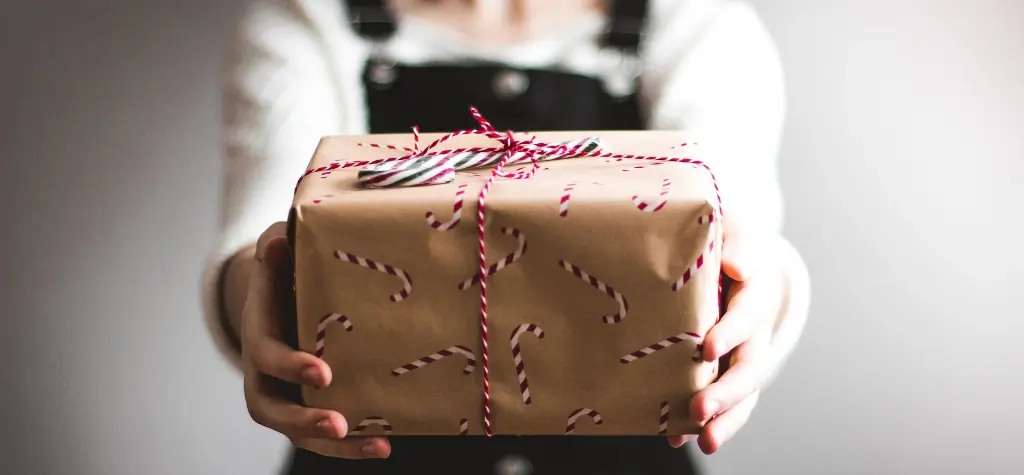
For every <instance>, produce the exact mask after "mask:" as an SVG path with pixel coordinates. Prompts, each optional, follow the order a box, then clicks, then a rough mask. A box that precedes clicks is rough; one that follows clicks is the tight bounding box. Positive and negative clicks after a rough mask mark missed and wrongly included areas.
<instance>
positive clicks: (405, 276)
mask: <svg viewBox="0 0 1024 475" xmlns="http://www.w3.org/2000/svg"><path fill="white" fill-rule="evenodd" d="M334 257H336V258H337V259H340V260H343V261H345V262H349V263H352V264H356V265H358V266H360V267H365V268H367V269H373V270H375V271H378V272H383V273H385V274H391V275H393V276H395V277H398V278H399V279H401V281H402V290H399V291H398V292H397V293H395V294H393V295H392V296H391V297H390V299H391V301H392V302H401V301H402V300H405V299H406V298H407V297H409V294H411V293H412V278H411V277H409V273H408V272H406V271H404V270H402V269H396V268H394V267H392V266H389V265H387V264H381V263H379V262H377V261H372V260H370V259H364V258H362V257H359V256H357V255H355V254H349V253H347V252H341V251H334Z"/></svg>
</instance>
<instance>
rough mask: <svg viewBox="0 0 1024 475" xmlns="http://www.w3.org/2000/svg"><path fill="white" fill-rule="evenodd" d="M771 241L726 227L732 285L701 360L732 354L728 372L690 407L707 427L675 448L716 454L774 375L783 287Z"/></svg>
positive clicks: (675, 442)
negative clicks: (775, 338)
mask: <svg viewBox="0 0 1024 475" xmlns="http://www.w3.org/2000/svg"><path fill="white" fill-rule="evenodd" d="M726 223H728V221H726ZM770 242H771V241H770V240H768V239H763V238H760V237H758V236H756V235H754V234H751V233H741V232H738V231H737V230H736V228H735V227H730V226H729V225H728V224H726V228H725V230H724V244H723V249H722V250H723V255H722V272H724V273H725V275H726V276H728V277H729V278H731V279H733V280H734V281H735V284H734V285H733V286H732V288H731V289H730V291H729V295H728V296H727V302H728V304H727V309H726V313H725V315H724V316H723V317H722V319H721V320H720V321H719V322H718V323H717V324H716V325H715V326H714V327H713V328H712V329H711V330H710V331H709V332H708V334H707V336H706V337H705V339H704V351H703V354H704V361H708V362H711V361H716V360H718V359H720V358H722V357H723V356H725V355H727V354H729V352H732V354H731V355H730V356H729V367H728V369H727V370H726V372H725V373H724V374H722V375H721V377H720V378H719V379H718V381H716V382H714V383H712V384H711V385H710V386H708V387H707V388H705V389H703V390H702V391H700V392H698V393H697V394H696V395H694V397H693V399H692V400H691V402H690V414H691V417H692V418H693V422H695V423H698V424H705V425H704V427H703V429H702V430H701V431H700V434H699V435H696V436H695V435H686V436H673V437H670V438H669V443H670V444H671V445H672V446H673V447H681V446H682V445H683V444H685V443H686V442H689V441H690V440H693V439H694V438H696V439H697V444H698V445H699V446H700V449H701V451H702V452H704V453H705V454H708V455H710V454H713V453H715V452H716V451H718V449H720V448H721V447H722V445H723V444H724V443H725V442H727V441H728V440H729V439H731V438H732V437H733V436H734V435H735V434H736V433H737V432H738V431H739V430H740V428H742V427H743V425H744V424H746V422H747V419H748V418H749V417H750V414H751V411H753V409H754V406H755V405H757V399H758V396H759V394H760V391H761V385H762V384H763V382H764V380H765V379H766V378H767V377H768V375H770V374H771V372H772V371H773V370H774V366H775V361H774V359H773V358H774V357H773V354H772V352H771V339H772V333H773V329H774V323H775V320H776V318H777V317H778V314H779V312H780V311H781V306H782V303H783V301H784V299H783V292H785V285H784V281H783V277H784V276H783V271H782V266H781V263H780V262H779V261H778V260H776V259H775V258H774V256H775V255H776V253H774V252H772V250H771V248H770V247H769V243H770Z"/></svg>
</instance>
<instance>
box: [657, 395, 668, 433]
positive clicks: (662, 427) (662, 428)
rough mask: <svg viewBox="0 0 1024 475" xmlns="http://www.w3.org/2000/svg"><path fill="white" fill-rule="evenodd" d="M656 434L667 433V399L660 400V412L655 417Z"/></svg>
mask: <svg viewBox="0 0 1024 475" xmlns="http://www.w3.org/2000/svg"><path fill="white" fill-rule="evenodd" d="M657 423H658V426H657V435H666V434H668V433H669V401H662V414H660V416H658V418H657Z"/></svg>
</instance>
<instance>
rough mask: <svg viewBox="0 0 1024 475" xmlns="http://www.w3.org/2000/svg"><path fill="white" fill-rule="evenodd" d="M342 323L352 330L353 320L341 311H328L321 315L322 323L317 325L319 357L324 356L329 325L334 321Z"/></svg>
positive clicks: (347, 329)
mask: <svg viewBox="0 0 1024 475" xmlns="http://www.w3.org/2000/svg"><path fill="white" fill-rule="evenodd" d="M335 322H337V323H340V324H341V326H342V327H343V328H345V331H348V332H350V331H352V330H353V328H354V327H353V326H352V322H350V321H349V319H348V317H346V316H344V315H342V314H340V313H328V314H327V315H324V316H322V317H320V323H319V324H318V325H317V326H316V353H315V356H316V357H317V358H321V359H322V358H323V357H324V343H325V341H326V339H327V326H328V325H330V324H332V323H335Z"/></svg>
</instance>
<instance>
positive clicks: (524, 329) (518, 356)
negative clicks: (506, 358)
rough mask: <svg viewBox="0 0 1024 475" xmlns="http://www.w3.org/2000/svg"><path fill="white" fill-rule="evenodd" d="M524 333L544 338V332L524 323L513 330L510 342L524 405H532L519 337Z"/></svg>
mask: <svg viewBox="0 0 1024 475" xmlns="http://www.w3.org/2000/svg"><path fill="white" fill-rule="evenodd" d="M524 333H533V334H534V335H535V336H536V337H537V338H544V330H541V328H540V327H539V326H537V325H534V324H532V323H524V324H522V325H519V326H518V327H516V329H515V330H512V335H511V336H510V337H509V339H508V342H509V344H510V345H511V346H512V359H513V360H514V361H515V363H516V376H517V377H518V378H519V391H520V392H521V393H522V394H523V403H524V404H530V403H531V402H533V400H532V399H531V398H530V383H528V382H527V381H526V366H525V365H524V364H523V353H522V351H521V350H520V349H519V336H520V335H522V334H524Z"/></svg>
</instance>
